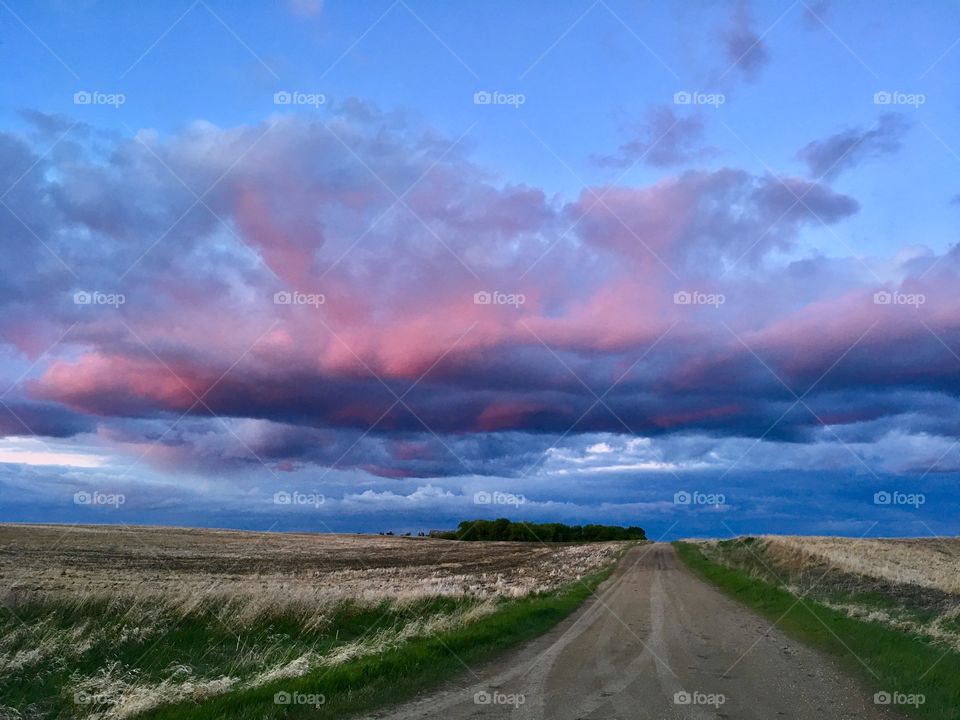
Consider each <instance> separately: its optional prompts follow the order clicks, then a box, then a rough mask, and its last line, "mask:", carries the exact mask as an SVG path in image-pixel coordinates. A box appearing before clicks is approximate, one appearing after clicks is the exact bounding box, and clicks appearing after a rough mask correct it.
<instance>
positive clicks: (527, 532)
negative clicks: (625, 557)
mask: <svg viewBox="0 0 960 720" xmlns="http://www.w3.org/2000/svg"><path fill="white" fill-rule="evenodd" d="M430 537H432V538H442V539H447V540H451V539H453V540H488V541H512V542H604V541H610V540H646V539H647V535H646V533H645V532H644V530H643V528H641V527H637V526H636V525H631V526H630V527H621V526H619V525H584V526H582V527H581V526H580V525H564V524H563V523H525V522H512V521H511V520H509V519H507V518H497V519H496V520H464V521H463V522H461V523H460V524H459V525H457V529H456V530H431V531H430Z"/></svg>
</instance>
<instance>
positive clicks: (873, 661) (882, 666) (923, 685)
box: [678, 536, 960, 719]
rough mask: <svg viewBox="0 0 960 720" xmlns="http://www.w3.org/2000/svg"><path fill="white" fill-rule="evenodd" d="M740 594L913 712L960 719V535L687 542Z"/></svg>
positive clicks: (699, 566) (718, 579)
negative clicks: (905, 701)
mask: <svg viewBox="0 0 960 720" xmlns="http://www.w3.org/2000/svg"><path fill="white" fill-rule="evenodd" d="M678 550H679V551H680V554H681V557H683V559H684V560H685V561H686V562H687V563H688V564H689V565H690V566H691V567H693V568H694V569H695V570H697V571H699V572H700V573H701V574H702V575H703V576H705V577H706V578H707V579H709V580H711V581H713V582H714V583H716V584H718V585H720V586H721V587H722V588H724V589H725V590H727V591H728V592H729V593H730V594H732V595H733V596H734V597H736V598H737V599H739V600H741V601H743V602H745V603H746V604H748V605H750V606H752V607H754V608H755V609H757V610H759V611H761V612H763V613H765V614H767V615H768V616H769V617H770V618H771V620H773V621H776V623H777V624H778V625H779V626H781V627H785V628H787V629H790V630H792V631H794V632H795V633H796V634H797V635H799V636H800V637H802V638H803V639H804V640H807V641H809V642H812V643H813V644H815V645H820V646H822V647H826V648H828V649H830V650H832V651H833V652H835V653H836V654H837V655H839V656H841V657H843V658H844V660H846V661H847V662H849V664H850V666H851V669H852V670H853V671H854V672H857V673H859V674H861V675H863V676H864V678H865V679H866V680H867V681H868V682H870V683H873V684H874V685H875V687H877V688H878V690H879V691H880V692H882V693H888V694H889V695H890V696H895V694H896V693H900V697H922V698H923V701H922V702H918V703H916V705H915V706H914V707H912V708H909V707H908V708H906V709H908V710H911V711H912V712H916V713H919V714H920V715H923V716H927V717H937V718H951V719H952V718H956V717H958V716H960V680H958V679H957V678H958V675H957V672H956V669H957V667H958V665H960V590H958V584H957V580H958V577H960V540H958V539H953V538H951V539H934V538H931V539H870V540H854V539H844V538H823V537H810V538H808V537H779V536H761V537H745V538H737V539H734V540H724V541H700V542H695V543H694V542H690V543H681V544H679V546H678Z"/></svg>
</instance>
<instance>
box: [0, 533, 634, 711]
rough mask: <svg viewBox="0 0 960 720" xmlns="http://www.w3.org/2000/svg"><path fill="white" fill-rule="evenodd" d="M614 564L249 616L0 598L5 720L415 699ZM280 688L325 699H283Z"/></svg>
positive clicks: (547, 616) (580, 595) (344, 706)
mask: <svg viewBox="0 0 960 720" xmlns="http://www.w3.org/2000/svg"><path fill="white" fill-rule="evenodd" d="M622 552H625V549H624V550H623V551H622ZM622 552H621V553H620V554H619V555H622ZM615 565H616V564H615V563H613V564H610V565H608V566H607V567H606V568H605V569H603V570H601V571H599V572H596V573H594V574H591V575H588V576H585V577H584V578H582V579H581V580H578V581H572V582H568V583H567V584H564V585H562V586H560V587H558V588H557V589H555V590H552V591H544V592H540V593H534V594H531V595H528V596H526V597H522V598H518V599H512V598H502V597H501V598H496V599H491V598H488V599H480V598H476V597H459V598H454V597H443V596H440V597H432V598H429V599H419V600H415V601H410V602H402V603H396V602H389V601H384V602H381V603H379V604H374V605H370V604H367V605H361V604H356V603H353V602H344V603H340V604H337V605H335V606H332V607H326V608H320V609H318V610H315V611H314V612H312V613H307V612H305V611H304V610H303V609H302V608H300V609H299V610H298V611H286V610H283V609H278V610H277V611H276V612H272V613H268V614H264V615H258V616H256V617H255V618H253V619H250V620H247V621H244V620H242V619H240V617H239V616H238V615H237V613H236V610H237V608H235V607H233V605H231V604H229V603H228V604H226V605H224V604H222V603H213V602H203V603H200V604H198V605H196V606H193V607H190V608H188V609H184V608H182V607H180V606H176V605H173V606H170V605H165V604H164V603H162V602H152V603H151V602H142V601H138V602H134V603H133V604H130V603H128V602H123V601H106V600H100V599H95V600H91V599H89V598H88V599H74V600H46V601H42V602H41V601H34V602H29V603H26V604H23V605H20V606H16V607H0V718H3V719H5V720H6V719H7V718H16V719H17V720H19V719H20V718H32V719H38V720H39V719H41V718H42V719H44V720H54V719H56V720H68V719H69V720H76V719H77V718H90V719H91V720H92V719H93V718H99V719H101V720H114V719H117V718H126V717H129V718H155V719H157V720H180V719H183V720H188V719H189V720H193V719H194V718H197V717H211V718H220V717H223V718H227V717H229V718H231V720H265V719H269V718H307V717H309V718H317V719H323V718H342V717H345V716H348V715H351V714H356V713H360V712H364V711H369V710H372V709H374V708H376V707H380V706H384V705H389V704H392V703H397V702H401V701H403V700H405V699H408V698H411V697H413V696H414V695H416V694H417V693H418V692H421V691H423V690H426V689H428V688H431V687H432V686H435V685H436V684H438V683H440V682H442V681H444V680H447V679H450V678H453V677H454V676H456V675H458V674H462V673H465V672H466V671H467V667H468V666H473V665H474V664H476V663H479V662H483V661H486V660H489V659H491V658H493V657H495V656H496V655H497V654H498V653H500V652H502V651H504V650H506V649H508V648H510V647H513V646H516V645H518V644H519V643H522V642H524V641H526V640H529V639H531V638H533V637H536V636H537V635H540V634H542V633H543V632H545V631H547V630H548V629H550V628H551V627H553V626H554V625H555V624H556V623H557V622H559V621H560V620H562V619H563V618H564V617H566V616H567V615H569V614H570V613H571V612H572V611H573V610H575V609H576V608H577V607H578V606H579V605H581V604H582V603H583V601H584V600H586V599H587V598H588V597H589V595H590V594H591V593H592V592H593V591H594V590H595V589H596V588H597V586H598V585H599V584H600V583H601V582H602V581H603V580H604V579H606V578H607V577H609V576H610V574H611V573H612V572H613V569H614V567H615ZM283 607H286V606H283ZM277 693H287V694H288V697H295V698H298V699H299V698H302V697H303V696H305V695H312V696H313V697H314V698H322V699H323V702H322V703H319V704H316V705H315V704H297V703H296V702H294V703H291V704H277V703H276V702H275V695H276V694H277ZM78 698H79V700H78Z"/></svg>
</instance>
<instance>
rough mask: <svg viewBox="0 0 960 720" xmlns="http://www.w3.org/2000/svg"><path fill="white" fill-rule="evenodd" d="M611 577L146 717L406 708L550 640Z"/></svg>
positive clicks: (164, 719)
mask: <svg viewBox="0 0 960 720" xmlns="http://www.w3.org/2000/svg"><path fill="white" fill-rule="evenodd" d="M612 571H613V568H608V569H606V570H604V571H602V572H600V573H597V574H595V575H593V576H590V577H588V578H585V579H584V580H583V581H581V582H577V583H573V584H571V585H568V586H567V587H565V588H563V589H561V590H558V591H555V592H552V593H545V594H541V595H535V596H531V597H527V598H524V599H521V600H515V601H504V602H503V603H502V606H501V607H500V608H498V609H497V611H496V612H494V613H493V614H491V615H489V616H487V617H484V618H482V619H480V620H478V621H476V622H474V623H472V624H470V625H467V626H464V627H461V628H458V629H455V630H451V631H448V632H444V633H441V634H439V635H435V636H431V637H423V638H415V639H413V640H411V641H409V642H408V643H406V644H404V645H403V646H401V647H399V648H395V649H391V650H387V651H386V652H383V653H382V654H379V655H375V656H368V657H363V658H359V659H356V660H352V661H349V662H346V663H344V664H342V665H338V666H334V667H331V668H329V669H326V670H319V671H315V672H312V673H310V674H307V675H304V676H302V677H297V678H291V679H284V680H278V681H275V682H272V683H269V684H267V685H263V686H260V687H257V688H252V689H248V690H241V691H236V692H231V693H228V694H226V695H222V696H218V697H213V698H210V699H208V700H204V701H202V702H199V703H192V702H183V703H179V704H176V705H168V706H163V707H160V708H158V709H156V710H154V711H153V712H150V713H147V714H145V715H143V716H142V717H144V718H151V719H152V720H193V719H194V718H197V717H229V718H231V720H264V719H266V718H311V719H312V720H322V719H323V718H342V717H344V716H347V715H351V714H355V713H359V712H363V711H367V710H370V709H373V708H375V707H379V706H383V705H387V704H390V703H396V702H400V701H403V700H406V699H409V698H411V697H413V696H414V695H416V694H417V693H418V692H420V691H422V690H424V689H427V688H429V687H432V686H435V685H436V684H437V683H439V682H442V681H443V680H447V679H449V678H451V677H454V676H456V675H458V674H460V673H462V672H465V671H466V667H465V665H467V666H472V665H473V664H475V663H478V662H482V661H485V660H489V659H491V658H493V657H495V656H496V655H497V654H498V653H500V652H503V651H504V650H506V649H508V648H510V647H513V646H516V645H518V644H520V643H522V642H524V641H526V640H530V639H532V638H534V637H536V636H538V635H540V634H542V633H544V632H546V631H547V630H549V629H550V628H551V627H553V626H554V625H556V624H557V623H558V622H559V621H560V620H562V619H563V618H564V617H566V616H567V615H569V614H570V613H571V612H573V611H574V610H575V609H576V608H577V607H578V606H579V605H581V604H582V603H583V601H584V600H586V599H587V598H588V597H589V596H590V594H591V593H592V592H593V591H594V590H595V589H596V588H597V586H598V585H599V584H600V583H601V582H602V581H603V580H604V579H606V578H607V577H609V575H610V574H611V573H612ZM278 692H285V693H291V694H292V693H302V694H304V695H317V696H319V695H322V696H323V697H324V700H325V701H324V702H323V704H321V705H319V706H314V705H306V704H302V705H277V704H275V703H274V695H275V693H278Z"/></svg>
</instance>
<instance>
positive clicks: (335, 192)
mask: <svg viewBox="0 0 960 720" xmlns="http://www.w3.org/2000/svg"><path fill="white" fill-rule="evenodd" d="M0 63H2V65H3V67H5V68H7V69H8V70H7V72H5V73H3V75H2V77H0V90H2V91H0V242H2V258H3V264H4V267H3V272H2V274H0V521H16V522H60V523H87V522H90V523H126V524H135V523H136V524H143V523H146V524H171V525H189V526H212V527H236V528H249V529H260V530H267V529H269V530H279V531H283V530H311V531H318V532H324V531H338V532H379V531H387V530H390V531H394V532H417V531H420V530H429V529H434V528H448V527H452V526H453V525H455V524H456V523H457V522H458V521H460V520H463V519H472V518H480V517H500V516H507V517H511V518H513V519H517V520H536V521H548V520H553V521H562V522H568V523H573V524H579V523H586V522H601V523H614V524H625V525H626V524H630V525H640V526H642V527H644V528H646V529H647V532H648V535H649V536H650V537H652V538H654V539H660V538H662V539H674V538H680V537H690V536H709V537H729V536H733V535H737V534H743V533H765V532H776V533H795V534H833V535H849V536H891V535H916V536H931V535H943V534H957V532H958V530H960V528H958V526H957V517H958V516H960V515H958V512H957V510H958V509H960V488H958V484H957V481H958V479H960V441H958V437H960V402H958V397H957V394H958V390H960V297H958V296H957V292H956V288H957V287H958V280H960V250H958V248H957V244H956V241H957V230H958V223H960V123H958V122H957V120H958V114H960V85H958V84H957V83H956V82H955V79H956V78H957V77H958V73H960V6H958V5H956V4H954V3H943V2H932V1H931V2H923V1H921V2H917V3H909V4H907V3H900V2H870V3H866V2H857V1H853V0H851V1H850V2H843V3H841V2H836V1H835V0H798V1H797V2H786V1H783V2H781V1H773V0H771V1H769V2H759V1H757V0H754V1H753V2H747V1H746V0H716V1H713V0H703V1H699V2H696V3H673V2H636V1H630V2H625V1H621V0H596V1H595V2H591V1H590V0H587V1H585V2H572V1H571V2H560V3H557V2H549V3H548V2H539V1H531V2H525V3H506V2H498V1H496V0H492V1H491V0H486V1H484V2H466V1H464V2H456V3H450V2H438V1H437V2H435V1H432V0H395V1H393V2H390V1H388V0H384V1H380V0H375V1H371V2H364V3H356V2H340V1H337V0H326V1H323V0H287V1H283V2H257V3H253V2H242V1H241V2H229V3H228V2H219V1H218V0H195V1H194V2H189V1H185V2H180V1H173V2H163V3H159V2H146V3H135V4H134V3H120V2H101V1H98V0H81V1H79V2H63V1H62V0H56V1H47V2H44V1H41V2H19V1H16V0H2V1H0Z"/></svg>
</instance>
